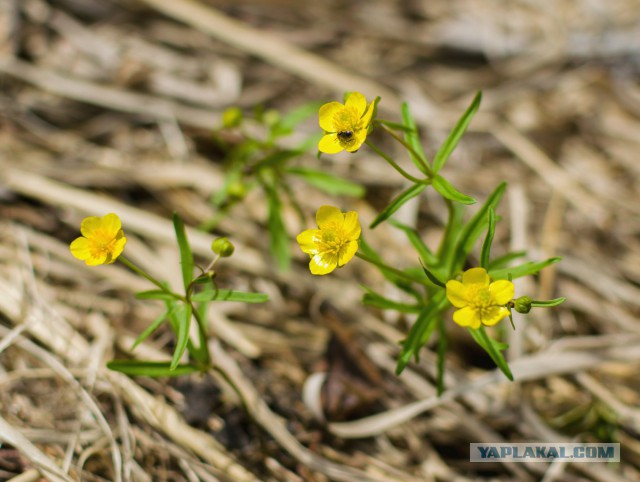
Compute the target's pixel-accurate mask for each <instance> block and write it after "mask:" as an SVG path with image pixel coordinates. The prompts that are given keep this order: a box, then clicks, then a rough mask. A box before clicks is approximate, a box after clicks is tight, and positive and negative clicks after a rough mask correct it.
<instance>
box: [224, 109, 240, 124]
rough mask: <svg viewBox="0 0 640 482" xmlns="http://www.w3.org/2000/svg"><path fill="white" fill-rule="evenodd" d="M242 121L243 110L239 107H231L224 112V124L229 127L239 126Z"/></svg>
mask: <svg viewBox="0 0 640 482" xmlns="http://www.w3.org/2000/svg"><path fill="white" fill-rule="evenodd" d="M241 123H242V111H241V110H240V109H239V108H238V107H229V108H228V109H225V111H224V112H223V113H222V125H223V126H224V127H226V128H227V129H232V128H233V127H238V126H239V125H240V124H241Z"/></svg>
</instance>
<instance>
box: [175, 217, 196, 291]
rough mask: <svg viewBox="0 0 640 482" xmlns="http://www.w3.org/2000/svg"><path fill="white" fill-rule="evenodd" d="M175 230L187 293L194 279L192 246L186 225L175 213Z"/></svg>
mask: <svg viewBox="0 0 640 482" xmlns="http://www.w3.org/2000/svg"><path fill="white" fill-rule="evenodd" d="M173 228H174V229H175V231H176V239H177V240H178V248H180V266H181V268H182V281H183V282H184V289H185V291H186V290H187V289H188V288H189V285H190V284H191V280H192V279H193V254H192V253H191V246H189V241H188V240H187V233H186V231H185V229H184V223H183V222H182V219H180V216H178V213H173Z"/></svg>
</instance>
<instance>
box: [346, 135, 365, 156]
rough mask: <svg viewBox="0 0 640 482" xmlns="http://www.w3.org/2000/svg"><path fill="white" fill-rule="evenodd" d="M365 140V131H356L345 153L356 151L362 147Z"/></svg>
mask: <svg viewBox="0 0 640 482" xmlns="http://www.w3.org/2000/svg"><path fill="white" fill-rule="evenodd" d="M366 139H367V131H366V130H364V129H360V130H359V131H356V132H355V134H354V137H353V140H352V141H351V143H350V144H349V145H348V146H347V147H346V149H347V152H356V151H357V150H358V149H360V148H361V147H362V144H364V141H365V140H366Z"/></svg>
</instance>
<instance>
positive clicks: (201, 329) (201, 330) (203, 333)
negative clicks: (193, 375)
mask: <svg viewBox="0 0 640 482" xmlns="http://www.w3.org/2000/svg"><path fill="white" fill-rule="evenodd" d="M189 303H191V300H189ZM191 309H192V311H193V317H194V318H195V319H196V321H197V322H198V338H200V345H199V346H198V351H201V352H203V353H204V359H205V362H204V363H205V365H207V366H209V365H210V364H211V355H210V353H209V344H208V343H207V339H208V338H209V336H208V333H207V325H206V323H205V320H203V319H202V317H201V316H200V312H199V311H198V310H197V309H196V307H195V306H193V303H191Z"/></svg>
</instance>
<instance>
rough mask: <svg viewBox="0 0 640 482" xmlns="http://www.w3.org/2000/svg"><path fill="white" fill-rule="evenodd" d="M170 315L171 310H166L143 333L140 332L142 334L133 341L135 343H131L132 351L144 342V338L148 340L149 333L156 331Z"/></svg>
mask: <svg viewBox="0 0 640 482" xmlns="http://www.w3.org/2000/svg"><path fill="white" fill-rule="evenodd" d="M168 316H169V312H168V311H165V312H163V313H162V314H161V315H160V316H158V317H157V318H156V319H155V320H153V323H151V324H150V325H149V326H148V327H147V328H145V330H144V331H143V332H142V333H140V336H138V338H136V341H134V342H133V345H131V351H133V350H135V349H136V347H137V346H138V345H139V344H140V343H142V342H143V341H144V340H146V339H147V338H148V337H149V335H151V334H152V333H153V332H154V331H156V330H157V329H158V328H159V327H160V325H161V324H162V322H163V321H164V320H166V319H167V317H168Z"/></svg>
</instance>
